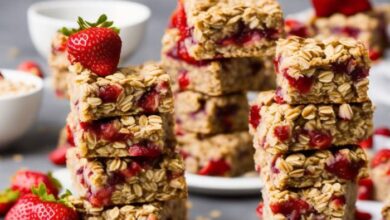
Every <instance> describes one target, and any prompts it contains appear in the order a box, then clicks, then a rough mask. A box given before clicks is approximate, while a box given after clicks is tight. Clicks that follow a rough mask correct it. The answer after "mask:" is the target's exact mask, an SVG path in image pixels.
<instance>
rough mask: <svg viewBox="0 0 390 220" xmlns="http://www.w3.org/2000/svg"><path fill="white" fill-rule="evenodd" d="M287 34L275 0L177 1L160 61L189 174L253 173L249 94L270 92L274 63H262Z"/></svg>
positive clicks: (271, 54)
mask: <svg viewBox="0 0 390 220" xmlns="http://www.w3.org/2000/svg"><path fill="white" fill-rule="evenodd" d="M282 29H283V14H282V11H281V8H280V6H279V4H278V3H277V2H276V1H275V0H220V1H213V0H179V1H178V5H177V9H176V11H175V12H174V13H173V15H172V18H171V22H170V24H169V28H168V29H167V30H166V32H165V35H164V37H163V47H162V63H163V66H164V68H165V69H166V70H167V72H168V74H169V75H170V76H171V78H172V81H173V90H174V96H175V110H176V115H175V125H176V129H175V132H176V135H177V139H178V146H179V148H180V151H181V153H182V155H183V157H184V158H185V163H186V169H187V171H189V172H191V173H197V174H200V175H211V176H238V175H242V174H244V173H246V172H248V171H251V170H253V159H252V157H253V148H252V140H251V137H250V135H249V132H248V124H247V121H248V119H247V115H248V112H249V105H248V101H247V97H246V91H248V90H261V89H264V88H266V87H267V86H271V87H272V83H270V82H272V81H273V80H272V78H271V77H274V74H269V70H270V69H272V62H269V61H268V62H266V61H263V60H267V59H266V58H269V57H273V56H274V53H275V45H276V40H277V39H278V38H279V37H280V36H281V35H282V34H283V30H282ZM268 60H269V59H268ZM271 60H272V59H271ZM266 89H270V88H266Z"/></svg>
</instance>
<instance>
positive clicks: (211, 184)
mask: <svg viewBox="0 0 390 220" xmlns="http://www.w3.org/2000/svg"><path fill="white" fill-rule="evenodd" d="M53 176H54V177H55V178H57V179H58V180H60V182H61V184H62V186H63V188H64V189H69V190H70V191H71V192H75V191H74V190H73V186H72V181H71V177H70V174H69V171H68V170H67V169H65V168H64V169H59V170H55V171H54V172H53ZM186 180H187V184H188V187H189V189H190V191H191V192H195V193H205V194H208V195H226V196H234V195H240V196H241V195H260V190H261V188H262V186H263V184H262V182H261V180H260V178H259V177H237V178H223V177H207V176H200V175H194V174H189V173H186Z"/></svg>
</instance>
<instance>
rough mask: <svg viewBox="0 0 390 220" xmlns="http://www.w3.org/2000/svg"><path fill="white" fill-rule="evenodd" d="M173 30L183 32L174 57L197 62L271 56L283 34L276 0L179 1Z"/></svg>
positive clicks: (173, 19)
mask: <svg viewBox="0 0 390 220" xmlns="http://www.w3.org/2000/svg"><path fill="white" fill-rule="evenodd" d="M170 28H177V29H179V30H180V39H179V41H178V43H177V46H176V47H175V48H174V49H173V50H172V51H171V54H174V55H179V56H180V55H182V56H183V57H188V58H189V57H193V58H194V59H195V60H206V59H215V58H236V57H262V56H270V55H271V56H272V55H273V53H274V48H275V41H276V40H277V39H278V38H279V37H280V36H281V35H282V34H283V13H282V10H281V8H280V5H279V4H278V3H277V1H276V0H221V1H213V0H180V1H179V2H178V7H177V10H176V11H175V12H174V14H173V16H172V20H171V24H170Z"/></svg>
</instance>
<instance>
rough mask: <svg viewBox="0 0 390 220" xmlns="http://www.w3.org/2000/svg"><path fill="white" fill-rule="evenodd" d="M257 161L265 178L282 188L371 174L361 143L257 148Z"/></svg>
mask: <svg viewBox="0 0 390 220" xmlns="http://www.w3.org/2000/svg"><path fill="white" fill-rule="evenodd" d="M255 161H256V164H257V165H259V166H260V167H261V174H262V179H263V181H265V183H266V184H270V185H272V186H274V187H276V188H278V189H281V190H283V189H289V188H306V187H313V186H316V185H318V184H319V183H323V182H326V181H329V180H331V181H335V182H339V183H346V182H356V181H357V180H359V179H361V178H365V177H367V176H368V167H367V157H366V155H365V152H364V150H363V149H361V148H360V147H358V146H344V147H342V148H337V149H332V150H318V151H308V152H298V153H292V154H284V155H282V154H272V153H269V152H266V151H265V150H263V149H262V148H258V149H257V150H256V154H255Z"/></svg>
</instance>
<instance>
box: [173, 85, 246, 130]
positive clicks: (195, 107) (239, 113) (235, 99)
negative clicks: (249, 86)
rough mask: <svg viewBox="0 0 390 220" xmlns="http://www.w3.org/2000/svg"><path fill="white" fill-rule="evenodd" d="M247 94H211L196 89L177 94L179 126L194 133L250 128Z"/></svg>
mask: <svg viewBox="0 0 390 220" xmlns="http://www.w3.org/2000/svg"><path fill="white" fill-rule="evenodd" d="M248 111H249V110H248V101H247V99H246V96H245V95H244V94H234V95H226V96H219V97H210V96H206V95H202V94H200V93H195V92H190V91H186V92H180V93H177V94H176V95H175V114H176V115H175V117H176V123H177V124H176V126H177V127H178V128H179V129H184V130H187V131H191V132H196V133H202V134H218V133H225V132H233V131H245V130H247V129H248Z"/></svg>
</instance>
